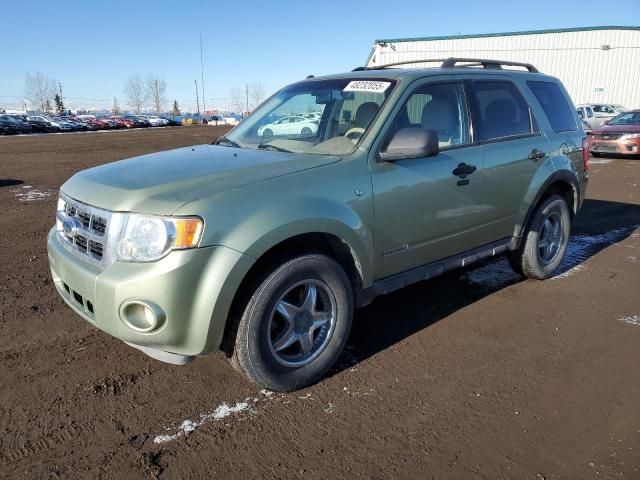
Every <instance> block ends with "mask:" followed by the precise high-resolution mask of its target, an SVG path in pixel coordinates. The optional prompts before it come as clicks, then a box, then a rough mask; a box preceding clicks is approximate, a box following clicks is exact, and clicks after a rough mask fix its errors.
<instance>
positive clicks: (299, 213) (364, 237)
mask: <svg viewBox="0 0 640 480" xmlns="http://www.w3.org/2000/svg"><path fill="white" fill-rule="evenodd" d="M307 233H324V234H329V235H333V236H335V237H337V238H339V239H340V240H342V241H343V242H345V243H346V244H347V245H348V246H349V249H350V250H351V254H352V256H353V259H354V262H355V264H356V268H357V269H358V271H359V273H360V276H361V278H362V283H363V287H367V286H370V285H371V284H372V282H373V272H372V268H371V265H372V252H373V235H372V233H371V231H370V230H369V228H368V227H367V226H366V225H365V223H364V222H363V220H362V219H361V217H360V215H359V214H358V213H357V212H356V211H355V210H354V209H352V208H350V207H349V206H348V205H345V204H343V203H341V202H338V201H334V200H330V199H326V198H306V199H304V200H299V201H297V202H295V203H291V202H282V203H281V202H278V203H275V204H271V205H269V206H267V207H265V208H262V209H260V210H257V211H255V212H253V213H251V214H250V215H248V216H246V217H243V218H242V219H241V221H240V222H239V223H237V224H236V225H235V228H233V229H231V230H229V231H227V233H226V235H225V236H224V237H223V238H222V239H221V243H222V244H223V245H226V246H229V247H231V248H233V249H236V250H238V251H240V252H243V253H245V254H247V255H249V256H251V257H253V258H256V259H257V258H260V257H261V256H262V255H264V254H265V253H266V252H267V251H268V250H269V249H271V248H272V247H274V246H275V245H277V244H279V243H281V242H283V241H285V240H287V239H289V238H292V237H295V236H298V235H303V234H307Z"/></svg>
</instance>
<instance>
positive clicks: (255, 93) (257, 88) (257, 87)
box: [249, 82, 266, 110]
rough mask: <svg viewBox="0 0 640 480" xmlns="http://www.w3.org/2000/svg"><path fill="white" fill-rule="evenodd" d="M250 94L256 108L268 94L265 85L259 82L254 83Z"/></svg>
mask: <svg viewBox="0 0 640 480" xmlns="http://www.w3.org/2000/svg"><path fill="white" fill-rule="evenodd" d="M249 96H250V97H251V101H252V103H253V109H254V110H255V109H256V108H257V107H258V106H259V105H260V104H261V103H262V102H263V101H264V98H265V96H266V94H265V90H264V85H262V84H261V83H257V82H254V83H252V84H251V87H250V88H249Z"/></svg>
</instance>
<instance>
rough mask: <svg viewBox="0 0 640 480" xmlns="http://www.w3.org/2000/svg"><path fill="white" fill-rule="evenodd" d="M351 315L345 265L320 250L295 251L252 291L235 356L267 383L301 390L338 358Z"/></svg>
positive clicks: (276, 387)
mask: <svg viewBox="0 0 640 480" xmlns="http://www.w3.org/2000/svg"><path fill="white" fill-rule="evenodd" d="M312 291H315V295H313V294H312V293H311V292H312ZM312 305H313V308H311V306H312ZM305 306H306V307H308V308H305ZM296 309H298V310H296ZM285 314H286V315H285ZM352 317H353V292H352V289H351V284H350V282H349V279H348V277H347V275H346V273H345V272H344V270H343V269H342V267H341V266H340V265H338V263H336V262H335V261H334V260H333V259H331V258H329V257H327V256H325V255H321V254H310V255H303V256H300V257H296V258H294V259H292V260H290V261H287V262H285V263H284V264H282V265H281V266H279V267H278V268H276V269H275V270H274V271H273V272H272V273H271V274H270V275H268V276H267V278H266V279H265V280H264V281H263V282H262V283H261V284H260V285H259V286H258V288H257V289H256V291H255V292H254V293H253V295H252V297H251V299H250V300H249V302H248V304H247V306H246V308H245V310H244V313H243V315H242V318H241V319H240V321H239V324H238V326H237V333H236V336H235V345H234V350H233V354H232V356H231V362H232V364H233V365H234V367H235V368H236V369H238V370H239V371H241V372H242V373H243V374H244V375H246V377H247V378H248V379H249V380H251V381H252V382H254V383H256V384H257V385H259V386H261V387H263V388H267V389H269V390H274V391H280V392H288V391H292V390H297V389H299V388H302V387H304V386H306V385H309V384H311V383H314V382H316V381H317V380H319V379H320V378H321V377H322V376H323V375H324V374H325V373H326V372H327V371H328V370H329V369H330V368H331V366H332V365H333V364H334V363H335V361H336V360H337V359H338V357H339V356H340V354H341V353H342V350H343V349H344V346H345V344H346V342H347V339H348V337H349V332H350V331H351V322H352ZM287 318H288V319H289V320H287ZM322 322H324V323H322Z"/></svg>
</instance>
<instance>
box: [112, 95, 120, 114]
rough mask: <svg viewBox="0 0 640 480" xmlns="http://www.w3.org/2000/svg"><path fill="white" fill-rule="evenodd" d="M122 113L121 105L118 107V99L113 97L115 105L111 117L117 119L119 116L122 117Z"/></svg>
mask: <svg viewBox="0 0 640 480" xmlns="http://www.w3.org/2000/svg"><path fill="white" fill-rule="evenodd" d="M120 113H121V110H120V105H118V99H117V98H116V97H113V105H111V115H113V116H114V117H117V116H118V115H120Z"/></svg>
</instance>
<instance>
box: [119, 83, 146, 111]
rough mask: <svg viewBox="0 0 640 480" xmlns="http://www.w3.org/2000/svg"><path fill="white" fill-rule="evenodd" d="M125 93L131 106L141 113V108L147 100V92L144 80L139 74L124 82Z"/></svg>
mask: <svg viewBox="0 0 640 480" xmlns="http://www.w3.org/2000/svg"><path fill="white" fill-rule="evenodd" d="M124 94H125V96H126V97H127V103H128V105H129V107H131V109H132V110H133V111H134V112H135V113H140V110H142V108H143V107H144V104H145V103H146V102H147V92H146V91H145V88H144V82H143V81H142V78H141V77H140V75H139V74H136V75H132V76H131V77H129V78H128V79H127V81H126V83H125V84H124Z"/></svg>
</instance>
